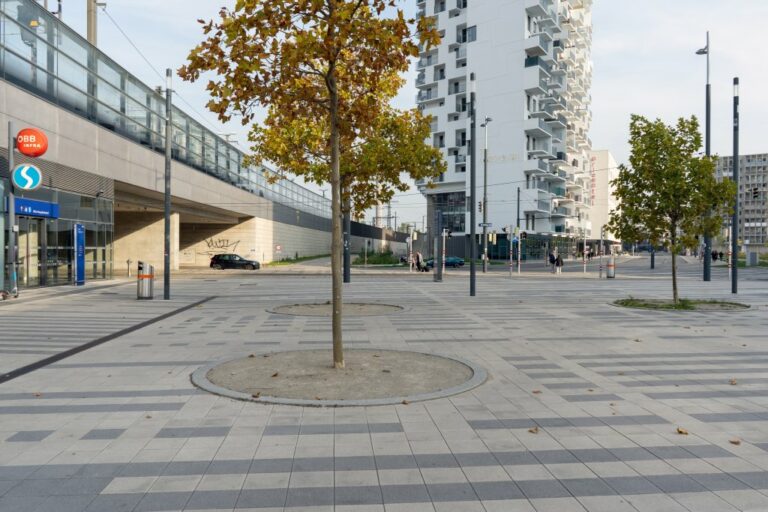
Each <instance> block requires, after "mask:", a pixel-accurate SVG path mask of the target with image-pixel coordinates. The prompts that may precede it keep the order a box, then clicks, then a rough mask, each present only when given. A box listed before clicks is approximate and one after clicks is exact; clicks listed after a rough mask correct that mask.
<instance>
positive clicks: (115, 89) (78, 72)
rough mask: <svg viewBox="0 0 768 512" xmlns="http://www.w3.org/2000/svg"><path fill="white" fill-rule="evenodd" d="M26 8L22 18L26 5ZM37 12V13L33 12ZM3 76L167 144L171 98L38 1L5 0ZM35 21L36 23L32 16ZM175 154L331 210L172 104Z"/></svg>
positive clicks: (132, 134) (268, 194)
mask: <svg viewBox="0 0 768 512" xmlns="http://www.w3.org/2000/svg"><path fill="white" fill-rule="evenodd" d="M20 8H21V10H22V12H23V13H25V14H27V15H26V16H25V18H24V19H20V16H19V10H20ZM30 15H31V17H30ZM0 22H1V23H2V33H1V34H0V78H2V79H3V80H5V81H7V82H10V83H12V84H14V85H16V86H17V87H20V88H21V89H24V90H26V91H28V92H30V93H32V94H34V95H36V96H39V97H41V98H43V99H45V100H47V101H50V102H51V103H53V104H55V105H57V106H59V107H60V108H62V109H64V110H67V111H69V112H72V113H74V114H76V115H78V116H80V117H82V118H84V119H87V120H89V121H92V122H94V123H97V124H99V125H100V126H102V127H104V128H106V129H108V130H111V131H113V132H115V133H117V134H119V135H121V136H123V137H125V138H127V139H130V140H132V141H133V142H135V143H137V144H141V145H143V146H145V147H147V149H150V150H153V151H156V152H158V153H161V154H162V153H164V151H165V117H166V116H165V99H164V98H163V97H162V96H161V95H160V94H158V93H157V92H155V90H154V89H152V88H151V87H148V86H147V85H145V84H144V83H142V82H141V81H139V79H138V78H136V77H134V76H133V75H131V74H130V73H128V72H127V71H126V70H125V69H124V68H122V67H121V66H119V65H118V64H117V63H115V62H114V61H113V60H112V59H110V58H109V57H107V56H106V55H105V54H104V53H102V52H100V51H99V50H98V49H96V48H95V47H93V46H92V45H90V44H89V43H88V42H87V41H86V40H85V39H83V38H82V37H81V36H80V35H78V34H77V33H75V32H74V31H73V30H72V29H70V28H69V27H68V26H67V25H65V24H64V23H62V22H61V21H59V20H58V19H57V18H56V17H54V16H53V15H51V14H50V13H49V12H47V11H46V10H45V9H44V8H43V7H42V6H41V5H39V4H38V3H37V2H34V1H32V0H14V1H13V2H10V1H2V2H0ZM33 22H34V23H33ZM171 138H172V141H171V146H172V151H171V154H172V158H173V159H174V160H176V161H178V162H181V163H183V164H185V165H188V166H189V167H192V168H194V169H196V170H198V171H201V172H204V173H206V174H208V175H210V176H213V177H215V178H217V179H219V180H221V181H224V182H227V183H229V184H231V185H234V186H236V187H238V188H240V189H242V190H246V191H248V192H251V193H253V194H256V195H258V196H261V197H264V198H266V199H269V200H272V201H274V202H277V203H281V204H285V205H287V206H290V207H293V208H296V209H299V210H301V211H305V212H308V213H312V214H315V215H319V216H322V217H330V215H331V212H330V200H328V199H325V198H324V197H322V196H321V195H320V194H316V193H314V192H312V191H310V190H308V189H306V188H304V187H302V186H300V185H297V184H295V183H293V182H290V181H286V180H281V181H278V182H276V183H269V181H268V176H270V175H271V174H272V172H271V171H270V170H269V169H267V168H265V167H260V168H257V167H248V166H245V165H244V164H243V159H244V157H245V154H244V153H243V152H242V151H240V150H238V149H237V148H235V147H234V146H232V145H231V144H229V143H228V142H226V141H225V140H224V139H222V138H221V137H219V136H217V135H216V134H215V133H214V132H212V131H210V130H208V129H207V128H204V127H203V125H202V124H200V123H198V122H197V121H195V120H194V119H193V118H192V117H190V116H189V115H187V114H186V113H184V112H183V111H182V110H180V109H178V108H177V107H175V106H174V107H173V128H172V133H171Z"/></svg>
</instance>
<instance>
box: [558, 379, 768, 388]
mask: <svg viewBox="0 0 768 512" xmlns="http://www.w3.org/2000/svg"><path fill="white" fill-rule="evenodd" d="M737 382H738V384H768V378H757V377H744V378H740V379H738V381H737ZM618 383H619V384H621V385H622V386H626V387H628V388H643V387H666V386H669V387H672V386H675V387H677V386H702V385H705V386H712V385H715V386H716V385H724V386H731V384H730V379H728V378H725V377H723V378H719V379H706V378H701V379H668V380H628V381H618ZM547 387H549V385H547Z"/></svg>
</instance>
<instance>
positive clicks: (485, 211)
mask: <svg viewBox="0 0 768 512" xmlns="http://www.w3.org/2000/svg"><path fill="white" fill-rule="evenodd" d="M491 121H493V119H491V118H490V117H487V116H486V118H485V121H484V122H483V124H481V125H480V126H481V127H482V128H483V129H484V130H485V145H484V146H483V274H485V273H486V272H488V123H490V122H491Z"/></svg>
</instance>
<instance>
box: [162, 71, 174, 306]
mask: <svg viewBox="0 0 768 512" xmlns="http://www.w3.org/2000/svg"><path fill="white" fill-rule="evenodd" d="M171 73H172V71H171V70H170V68H169V69H166V70H165V215H164V228H165V247H164V251H163V252H164V255H163V300H170V298H171V157H172V156H173V154H172V151H171V150H172V148H173V100H172V95H173V90H172V89H171V76H172V75H171Z"/></svg>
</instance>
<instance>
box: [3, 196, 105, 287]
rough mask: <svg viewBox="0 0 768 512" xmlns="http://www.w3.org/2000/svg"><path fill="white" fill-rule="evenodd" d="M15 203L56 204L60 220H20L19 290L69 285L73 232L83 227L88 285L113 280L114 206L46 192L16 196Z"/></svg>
mask: <svg viewBox="0 0 768 512" xmlns="http://www.w3.org/2000/svg"><path fill="white" fill-rule="evenodd" d="M17 197H23V198H28V199H35V200H39V201H46V202H51V203H58V204H59V218H58V219H48V218H41V217H30V216H24V215H18V216H17V218H16V223H17V225H18V227H19V231H18V234H17V236H18V238H17V253H16V254H17V256H16V258H17V273H18V284H19V287H20V288H21V287H23V288H30V287H35V286H55V285H62V284H73V282H74V274H73V272H74V263H73V260H74V243H73V239H74V236H73V229H74V226H75V224H78V223H79V224H83V226H85V278H86V280H93V279H110V278H111V277H112V261H113V258H112V240H113V226H114V213H113V202H112V200H110V199H104V198H97V197H89V196H83V195H79V194H73V193H69V192H61V191H57V190H51V189H46V188H42V189H38V190H35V191H33V192H25V193H23V194H17ZM7 239H8V237H7V234H6V236H5V240H7ZM6 276H7V272H6Z"/></svg>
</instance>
